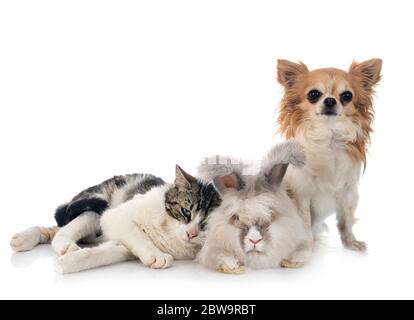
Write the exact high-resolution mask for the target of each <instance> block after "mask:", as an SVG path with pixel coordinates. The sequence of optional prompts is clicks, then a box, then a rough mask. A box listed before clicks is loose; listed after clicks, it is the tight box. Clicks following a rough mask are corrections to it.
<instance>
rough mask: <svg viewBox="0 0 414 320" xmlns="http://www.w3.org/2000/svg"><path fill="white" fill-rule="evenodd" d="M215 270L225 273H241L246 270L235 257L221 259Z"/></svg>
mask: <svg viewBox="0 0 414 320" xmlns="http://www.w3.org/2000/svg"><path fill="white" fill-rule="evenodd" d="M216 271H218V272H221V273H227V274H242V273H244V272H245V271H246V267H245V266H243V265H241V264H240V262H239V261H238V260H237V259H236V258H230V257H227V258H225V259H222V261H221V263H220V264H219V265H218V266H217V268H216Z"/></svg>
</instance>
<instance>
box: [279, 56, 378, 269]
mask: <svg viewBox="0 0 414 320" xmlns="http://www.w3.org/2000/svg"><path fill="white" fill-rule="evenodd" d="M381 66H382V60H380V59H372V60H368V61H365V62H362V63H356V62H354V63H352V65H351V66H350V68H349V70H348V71H343V70H339V69H334V68H325V69H318V70H312V71H309V70H308V68H307V66H306V65H305V64H303V63H301V62H300V63H294V62H290V61H287V60H279V61H278V67H277V80H278V82H279V83H280V84H281V85H282V86H283V88H284V96H283V98H282V101H281V104H280V107H279V117H278V122H279V131H280V133H281V134H282V135H283V136H284V137H285V138H294V139H296V140H297V141H298V142H300V143H301V144H302V145H303V146H304V148H305V152H306V164H305V166H304V167H302V168H297V167H289V169H288V172H287V174H286V180H285V181H286V182H285V183H286V185H287V188H288V189H289V190H290V191H291V194H292V196H293V197H294V199H295V200H296V203H297V205H298V207H299V211H300V213H301V215H302V217H303V219H304V220H305V223H306V225H307V226H308V231H309V232H308V240H309V241H308V245H307V246H305V247H303V248H301V249H300V250H298V252H297V253H296V254H295V255H294V257H293V258H292V261H291V262H292V264H293V265H297V264H302V263H303V262H305V260H307V259H308V258H309V256H310V253H311V251H312V246H313V239H314V238H315V237H316V236H317V235H318V234H319V232H320V231H321V230H323V227H324V226H325V224H324V220H325V218H327V217H328V216H329V215H331V214H332V213H334V212H336V217H337V221H338V229H339V233H340V235H341V240H342V243H343V245H344V247H346V248H349V249H352V250H357V251H365V250H366V244H365V243H364V242H362V241H358V240H357V239H356V238H355V236H354V233H353V231H352V227H353V224H354V221H355V218H354V214H355V209H356V206H357V202H358V182H359V178H360V175H361V171H362V169H365V166H366V152H367V146H368V144H369V142H370V133H371V132H372V122H373V118H374V111H373V106H372V104H373V94H374V87H375V85H376V84H377V83H378V82H379V81H380V78H381V75H380V73H381Z"/></svg>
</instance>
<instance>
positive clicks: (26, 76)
mask: <svg viewBox="0 0 414 320" xmlns="http://www.w3.org/2000/svg"><path fill="white" fill-rule="evenodd" d="M410 5H412V1H378V0H375V1H360V0H357V1H353V0H348V1H340V2H339V1H338V2H336V3H334V2H332V1H316V0H315V1H303V2H299V1H285V2H279V1H278V2H276V1H269V2H267V1H241V0H238V1H211V0H210V1H178V0H176V1H156V0H152V1H140V2H138V1H102V0H100V1H85V0H81V1H56V0H51V1H1V2H0V139H1V140H0V141H1V144H0V147H1V151H0V152H1V156H0V159H1V166H0V173H1V175H0V177H1V181H0V195H1V202H0V203H1V205H0V210H1V213H0V214H1V220H0V221H1V222H0V298H135V299H139V298H152V299H156V298H160V299H162V298H168V299H172V298H174V299H190V298H193V299H207V298H218V299H221V298H227V299H275V298H357V299H359V298H414V293H413V289H412V288H413V286H414V278H413V273H414V250H413V244H414V241H413V240H414V231H413V228H414V212H413V208H412V198H413V190H412V181H413V178H414V177H413V170H412V167H413V160H414V159H413V154H412V149H413V143H412V135H413V134H412V130H413V126H414V122H413V116H414V111H413V110H414V105H413V102H412V101H413V99H414V95H413V86H414V82H413V77H412V75H413V73H414V63H413V57H414V49H413V47H412V39H413V38H412V30H414V19H413V10H412V9H411V7H410ZM373 57H380V58H383V60H384V67H383V72H382V74H383V81H382V82H381V84H380V86H379V87H378V90H377V98H376V99H375V110H376V120H375V133H374V135H373V139H372V140H373V141H372V146H371V148H370V156H369V159H368V168H367V171H366V173H365V175H364V176H363V178H362V181H361V188H360V196H361V201H360V206H359V208H358V211H357V216H358V217H359V218H360V222H359V223H358V225H357V226H356V227H355V231H356V234H357V235H358V237H359V238H360V239H361V240H365V241H367V242H368V245H369V252H368V254H366V255H364V254H358V253H354V252H349V251H346V250H344V249H342V247H341V245H340V242H339V240H338V234H337V231H336V230H335V223H334V222H335V221H334V220H333V219H331V220H329V225H330V227H331V231H330V233H329V234H328V235H327V237H326V239H325V240H324V241H323V243H322V244H321V246H320V249H319V250H318V251H317V252H316V254H315V256H314V258H313V259H312V261H311V262H310V263H309V264H308V265H307V266H306V267H305V268H304V269H301V270H263V271H250V272H248V273H247V274H245V275H242V276H228V275H221V274H217V273H214V272H211V271H208V270H205V269H204V268H203V267H202V266H198V265H196V264H195V263H192V262H180V263H176V264H175V265H174V266H173V268H171V269H169V270H164V271H159V270H149V269H145V268H144V267H143V266H142V265H141V264H139V263H137V262H130V263H124V264H120V265H116V266H111V267H105V268H101V269H98V270H93V271H88V272H83V273H80V274H75V275H69V276H61V275H58V274H55V273H54V271H53V261H54V259H55V255H54V254H53V253H52V250H51V248H50V247H49V246H42V247H38V248H36V249H35V250H34V251H32V252H28V253H22V254H12V252H11V250H10V248H9V240H10V237H11V236H12V234H13V233H15V232H17V231H20V230H22V229H25V228H27V227H30V226H32V225H52V224H53V223H54V220H53V213H54V209H55V207H56V206H57V205H58V204H60V203H62V202H64V201H67V200H69V199H70V198H71V197H72V196H73V195H75V194H76V193H77V192H78V191H80V190H81V189H83V188H85V187H88V186H90V185H93V184H96V183H98V182H100V181H102V180H103V179H105V178H108V177H110V176H112V175H114V174H122V173H130V172H152V173H155V174H157V175H160V176H162V177H164V179H166V180H172V179H173V174H174V165H175V163H179V164H180V165H181V166H183V167H184V168H186V169H187V170H188V171H190V172H194V170H195V168H196V165H197V163H198V162H199V160H200V159H201V158H202V157H203V156H207V155H211V154H213V153H221V154H230V155H235V156H240V157H246V158H249V159H257V158H260V157H261V156H262V154H263V153H264V152H265V151H266V150H267V149H268V148H269V147H270V146H271V145H272V144H273V143H275V142H276V141H277V140H278V137H277V135H275V133H276V129H277V128H276V121H275V119H276V117H275V115H276V113H275V112H276V109H277V106H278V101H279V100H280V98H281V88H280V86H279V85H278V84H277V83H276V81H275V70H276V59H277V58H286V59H290V60H302V61H304V62H305V63H306V64H307V65H308V67H309V68H311V69H313V68H319V67H328V66H335V67H338V68H343V69H347V68H348V66H349V65H350V64H351V62H352V60H354V59H356V60H359V61H362V60H364V59H369V58H373Z"/></svg>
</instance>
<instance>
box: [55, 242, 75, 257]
mask: <svg viewBox="0 0 414 320" xmlns="http://www.w3.org/2000/svg"><path fill="white" fill-rule="evenodd" d="M52 247H53V249H54V250H55V252H56V253H57V254H58V255H59V256H63V255H65V254H67V253H69V252H73V251H78V250H80V249H81V248H80V247H79V246H78V245H77V244H76V242H74V241H72V240H63V239H56V240H54V241H53V242H52Z"/></svg>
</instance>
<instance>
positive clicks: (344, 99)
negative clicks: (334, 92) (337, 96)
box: [341, 91, 352, 104]
mask: <svg viewBox="0 0 414 320" xmlns="http://www.w3.org/2000/svg"><path fill="white" fill-rule="evenodd" d="M351 100H352V92H351V91H344V92H342V93H341V103H342V104H344V103H348V102H351Z"/></svg>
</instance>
